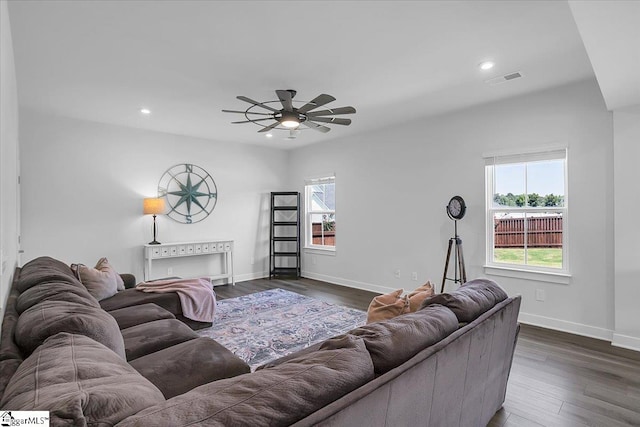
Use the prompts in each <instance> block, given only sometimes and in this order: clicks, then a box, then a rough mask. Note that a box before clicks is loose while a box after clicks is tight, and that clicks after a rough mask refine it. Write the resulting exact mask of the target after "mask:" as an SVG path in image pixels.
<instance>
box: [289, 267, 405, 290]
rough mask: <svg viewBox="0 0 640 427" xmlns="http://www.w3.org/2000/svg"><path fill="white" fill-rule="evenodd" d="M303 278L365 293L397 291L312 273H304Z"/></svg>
mask: <svg viewBox="0 0 640 427" xmlns="http://www.w3.org/2000/svg"><path fill="white" fill-rule="evenodd" d="M302 276H303V277H307V278H309V279H315V280H322V281H323V282H328V283H333V284H334V285H342V286H348V287H350V288H356V289H362V290H364V291H370V292H377V293H380V294H387V293H389V292H393V291H395V289H393V288H387V287H385V286H378V285H372V284H371V283H364V282H357V281H355V280H348V279H343V278H340V277H333V276H327V275H324V274H318V273H312V272H310V271H303V272H302Z"/></svg>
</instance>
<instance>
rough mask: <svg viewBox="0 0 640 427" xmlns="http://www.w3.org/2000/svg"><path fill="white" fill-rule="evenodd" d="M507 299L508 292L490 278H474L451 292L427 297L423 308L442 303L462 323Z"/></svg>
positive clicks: (473, 318) (472, 319) (470, 320)
mask: <svg viewBox="0 0 640 427" xmlns="http://www.w3.org/2000/svg"><path fill="white" fill-rule="evenodd" d="M505 299H507V293H506V292H505V291H504V290H503V289H502V288H501V287H500V285H498V284H497V283H496V282H494V281H493V280H490V279H473V280H470V281H468V282H466V283H464V284H463V285H461V286H460V287H459V288H458V289H456V290H455V291H453V292H450V293H443V294H438V295H434V296H432V297H430V298H427V299H426V300H424V301H423V302H422V306H421V309H423V308H425V307H429V306H430V305H433V304H440V305H444V306H445V307H448V308H450V309H451V311H453V312H454V313H455V315H456V317H457V318H458V321H459V322H461V323H464V322H472V321H474V320H475V319H476V318H477V317H478V316H480V315H481V314H482V313H484V312H486V311H489V310H490V309H491V308H493V306H494V305H496V304H497V303H499V302H501V301H504V300H505Z"/></svg>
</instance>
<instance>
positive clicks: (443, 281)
mask: <svg viewBox="0 0 640 427" xmlns="http://www.w3.org/2000/svg"><path fill="white" fill-rule="evenodd" d="M452 246H453V239H449V249H447V259H446V261H445V262H444V274H443V275H442V287H440V293H443V292H444V283H445V282H446V281H447V270H448V269H449V260H450V259H451V247H452Z"/></svg>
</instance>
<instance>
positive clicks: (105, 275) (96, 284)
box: [72, 258, 124, 301]
mask: <svg viewBox="0 0 640 427" xmlns="http://www.w3.org/2000/svg"><path fill="white" fill-rule="evenodd" d="M74 268H75V269H76V270H77V272H78V277H79V278H80V281H81V282H82V284H83V285H84V286H85V287H86V288H87V290H88V291H89V293H90V294H91V295H93V296H94V297H95V298H96V299H97V300H98V301H100V300H103V299H106V298H109V297H112V296H114V295H115V294H116V292H118V291H123V290H124V282H123V281H122V278H121V277H120V275H119V274H118V273H117V272H116V270H115V269H114V268H113V267H112V266H111V264H109V261H108V260H107V259H106V258H100V259H99V260H98V262H97V264H96V266H95V267H94V268H91V267H87V266H86V265H84V264H74V265H73V266H72V269H74Z"/></svg>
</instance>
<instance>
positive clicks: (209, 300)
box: [136, 278, 216, 322]
mask: <svg viewBox="0 0 640 427" xmlns="http://www.w3.org/2000/svg"><path fill="white" fill-rule="evenodd" d="M136 289H138V290H140V291H142V292H157V293H165V292H175V293H177V294H178V296H179V297H180V304H181V305H182V315H183V316H184V317H186V318H189V319H191V320H195V321H198V322H213V315H214V312H215V309H216V294H215V292H214V291H213V286H212V285H211V281H210V280H209V279H205V278H199V279H166V280H155V281H153V282H141V283H138V284H137V285H136Z"/></svg>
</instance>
